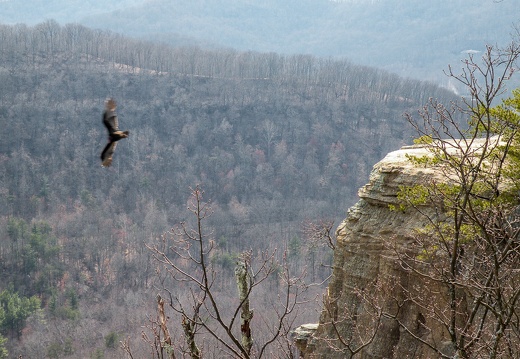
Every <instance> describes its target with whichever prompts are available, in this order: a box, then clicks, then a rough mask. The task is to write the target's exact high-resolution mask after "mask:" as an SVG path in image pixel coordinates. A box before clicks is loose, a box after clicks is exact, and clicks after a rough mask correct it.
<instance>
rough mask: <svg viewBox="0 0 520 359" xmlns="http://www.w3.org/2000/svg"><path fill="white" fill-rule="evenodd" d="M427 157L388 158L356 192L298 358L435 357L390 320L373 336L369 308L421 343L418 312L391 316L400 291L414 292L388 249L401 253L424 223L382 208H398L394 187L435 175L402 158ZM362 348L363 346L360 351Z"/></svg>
mask: <svg viewBox="0 0 520 359" xmlns="http://www.w3.org/2000/svg"><path fill="white" fill-rule="evenodd" d="M427 154H428V151H427V149H426V148H424V147H421V146H419V145H417V146H406V147H403V148H401V149H400V150H398V151H395V152H391V153H389V154H388V155H387V156H386V157H385V158H384V159H383V160H381V161H380V162H379V163H377V164H376V165H375V166H374V168H373V171H372V172H371V175H370V180H369V183H368V184H367V185H365V186H364V187H362V188H361V189H360V190H359V197H360V199H359V202H358V203H357V204H355V205H354V206H353V207H351V208H350V209H349V210H348V214H347V218H346V219H345V220H344V221H343V222H342V223H341V224H340V225H339V227H338V229H337V232H336V237H337V244H336V249H335V253H334V264H333V275H332V277H331V280H330V283H329V286H328V290H327V293H326V294H325V295H324V303H326V304H325V305H324V309H323V312H322V314H321V317H320V323H319V325H318V327H317V329H316V331H315V332H314V333H313V334H312V335H311V336H310V338H309V339H308V340H307V342H306V343H304V344H305V345H302V346H301V348H302V355H303V356H304V357H305V358H349V357H351V356H352V353H353V352H354V351H356V350H359V352H358V353H357V354H356V356H355V357H356V358H371V359H375V358H428V357H434V356H433V355H432V353H431V352H429V349H428V348H426V347H424V346H422V345H420V344H419V342H418V341H417V340H414V339H413V338H412V337H411V336H410V335H409V334H408V333H406V332H405V331H404V330H402V328H400V326H399V325H398V324H397V323H396V321H395V320H393V319H392V318H388V317H385V318H382V319H381V322H380V324H379V327H378V330H377V331H375V330H374V328H375V327H376V325H377V323H378V322H377V315H376V314H377V313H376V312H377V308H375V306H379V307H380V308H382V309H384V310H385V311H387V312H388V313H398V316H399V319H400V320H401V321H403V322H404V323H407V326H408V327H409V328H416V329H417V333H416V334H417V335H418V336H421V335H426V334H424V333H421V328H422V326H421V323H424V321H425V320H426V319H425V317H424V315H423V314H422V313H421V310H420V308H417V307H415V306H414V305H412V304H410V305H404V306H402V307H401V308H400V310H399V312H397V310H396V308H395V307H396V303H398V302H399V299H400V298H402V296H403V290H407V288H411V287H412V286H413V285H415V284H417V278H413V277H412V276H411V275H410V273H409V272H407V271H405V270H403V268H402V267H401V266H400V264H399V263H398V262H397V261H396V260H395V252H394V251H393V249H392V248H390V247H391V246H392V244H394V245H395V246H398V247H400V248H403V249H404V250H406V247H407V244H408V243H409V242H410V241H411V240H412V236H413V231H414V229H417V228H418V227H421V226H423V225H425V218H424V217H423V216H421V215H419V214H418V213H414V212H413V211H407V212H402V211H395V210H394V211H393V210H390V208H389V207H390V205H392V204H397V192H398V190H399V187H400V186H411V185H414V184H417V183H421V181H426V180H428V179H430V178H432V176H438V175H439V174H438V173H435V171H434V170H433V169H431V168H419V167H417V166H414V165H413V164H412V163H411V162H410V161H409V160H408V159H407V155H415V156H422V155H427ZM389 243H390V244H391V245H390V246H389ZM382 278H391V283H386V284H382V283H383V282H384V281H383V280H382ZM432 300H437V299H435V298H432ZM373 304H375V306H373ZM332 322H334V323H335V326H333V325H331V323H332ZM428 325H429V327H430V328H434V329H438V330H434V331H433V333H434V334H432V333H429V334H427V335H435V337H436V338H435V339H436V340H437V341H438V342H441V343H442V342H444V341H445V340H446V338H447V336H446V333H444V332H443V329H442V328H435V324H434V323H428ZM373 333H376V334H375V337H374V338H373V340H371V339H372V338H371V337H372V335H373ZM338 335H340V336H341V340H338ZM342 341H343V343H342ZM367 342H370V344H369V345H367V346H363V344H364V343H367ZM345 344H346V345H345ZM360 348H361V349H360Z"/></svg>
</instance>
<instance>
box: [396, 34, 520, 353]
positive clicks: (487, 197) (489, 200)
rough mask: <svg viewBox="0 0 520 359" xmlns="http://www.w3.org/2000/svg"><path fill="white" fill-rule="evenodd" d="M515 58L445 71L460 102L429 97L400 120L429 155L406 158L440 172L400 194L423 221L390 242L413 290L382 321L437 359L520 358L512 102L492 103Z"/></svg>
mask: <svg viewBox="0 0 520 359" xmlns="http://www.w3.org/2000/svg"><path fill="white" fill-rule="evenodd" d="M519 55H520V45H518V44H517V43H512V44H511V45H510V46H509V47H507V48H506V49H495V48H494V47H491V46H488V48H487V51H486V53H485V54H484V55H483V57H482V62H480V61H478V59H475V58H474V57H473V56H470V57H469V58H468V59H467V60H465V61H464V62H463V65H464V66H463V69H462V73H461V74H455V72H454V70H453V69H452V68H451V67H450V68H449V70H448V72H447V73H448V75H449V76H450V77H452V78H453V79H455V80H456V81H459V82H460V83H461V84H463V85H464V86H465V88H466V89H467V90H468V93H469V96H468V97H467V98H463V99H462V101H461V103H452V104H451V105H450V106H449V107H446V106H443V105H442V104H440V103H438V102H436V101H434V100H430V101H429V103H428V104H427V105H426V106H425V107H424V108H423V109H422V111H420V112H419V119H416V118H415V116H413V115H407V119H408V121H409V122H410V123H411V124H412V125H413V126H414V128H415V129H416V130H417V132H418V134H419V136H420V138H419V142H420V143H421V144H422V145H423V146H425V147H427V148H428V149H429V152H430V155H428V156H425V157H410V160H411V161H413V162H415V163H416V165H417V166H425V165H426V166H431V167H434V168H435V169H436V172H437V173H438V174H439V176H433V178H431V180H430V181H429V182H428V183H424V184H420V185H417V186H413V187H409V188H403V189H401V191H400V194H399V198H400V200H401V203H402V207H401V210H406V211H409V210H414V211H418V212H420V213H421V215H422V216H423V217H424V218H425V219H426V222H427V223H428V225H427V226H426V227H424V228H420V229H419V228H418V229H417V233H416V235H415V236H414V238H413V243H412V244H411V245H410V247H408V248H402V247H401V248H397V247H395V246H394V249H395V252H394V253H395V255H396V257H397V258H398V261H399V263H400V264H401V266H402V268H403V269H404V270H405V271H407V272H409V273H410V275H412V276H413V277H414V278H416V279H417V280H418V281H419V282H420V284H419V285H417V286H410V287H407V288H403V291H404V293H405V294H406V295H405V296H404V298H402V299H401V300H399V301H396V302H397V306H396V308H397V309H396V311H395V312H394V313H387V314H386V315H388V316H389V317H391V318H393V319H395V320H397V321H398V322H399V324H400V326H401V328H402V329H403V330H405V331H406V332H407V333H408V334H409V335H411V336H412V337H413V338H415V339H416V340H418V341H419V342H420V343H422V344H423V345H425V346H426V347H428V348H430V349H431V350H432V351H433V352H434V353H435V354H436V355H437V356H439V357H441V358H517V357H518V352H519V349H520V331H519V328H520V326H519V323H520V321H519V318H520V311H519V308H520V306H519V305H518V304H519V302H518V300H519V298H520V286H519V285H518V284H519V281H520V274H519V273H518V266H519V265H520V251H519V249H520V242H519V233H520V232H519V230H520V226H519V221H520V216H519V213H518V204H519V203H518V202H519V201H518V184H517V183H518V171H517V170H516V167H518V156H517V153H518V152H517V151H518V146H519V143H518V138H519V137H518V136H519V135H520V127H519V124H520V123H519V121H518V120H519V117H518V112H517V111H518V103H519V101H520V97H519V95H518V93H516V94H515V96H514V98H513V99H510V100H506V101H505V102H504V103H503V104H502V105H500V106H497V105H496V102H497V100H498V99H499V98H500V96H501V95H502V94H503V93H504V92H505V91H506V83H507V80H509V79H510V77H511V75H512V74H513V72H514V70H515V62H516V61H517V59H518V57H519ZM461 114H462V115H463V116H464V117H466V118H468V119H469V120H468V123H467V126H466V125H461V124H460V122H459V115H461ZM410 304H413V305H415V306H417V307H418V308H420V311H421V313H422V315H424V318H423V319H424V320H423V321H422V323H421V327H422V330H421V331H420V333H421V334H418V332H417V331H416V330H415V329H416V328H410V326H409V325H407V324H406V323H404V322H403V321H402V320H400V319H399V310H400V309H402V308H404V307H405V306H406V305H410ZM443 336H445V340H442V338H443Z"/></svg>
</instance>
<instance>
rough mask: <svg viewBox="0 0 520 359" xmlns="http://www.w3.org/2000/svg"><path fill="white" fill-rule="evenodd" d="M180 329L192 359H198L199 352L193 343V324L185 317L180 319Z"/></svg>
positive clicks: (199, 356)
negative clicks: (182, 331)
mask: <svg viewBox="0 0 520 359" xmlns="http://www.w3.org/2000/svg"><path fill="white" fill-rule="evenodd" d="M182 328H183V329H184V335H185V336H186V343H187V344H188V350H189V351H190V355H191V358H192V359H200V358H201V355H200V350H199V347H198V346H197V343H195V332H196V331H195V323H194V322H193V321H192V320H190V319H188V318H187V317H184V318H182Z"/></svg>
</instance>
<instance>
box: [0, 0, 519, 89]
mask: <svg viewBox="0 0 520 359" xmlns="http://www.w3.org/2000/svg"><path fill="white" fill-rule="evenodd" d="M28 4H31V5H29V6H28ZM27 9H33V11H32V12H28V11H27ZM517 13H518V12H517V4H516V2H515V1H511V0H506V1H501V2H496V1H493V0H475V1H472V2H468V1H466V0H436V1H423V0H412V1H401V0H385V1H382V0H381V1H372V0H364V1H363V0H359V1H327V0H299V1H297V0H284V1H278V0H256V1H255V0H221V1H215V0H190V1H188V0H150V1H142V0H141V1H139V0H126V1H125V0H120V1H111V2H109V4H108V5H106V2H104V1H98V0H92V1H83V2H80V1H63V0H61V1H57V0H55V1H50V2H42V1H36V0H33V1H25V2H24V3H23V4H22V2H18V1H13V0H11V1H6V2H0V21H3V22H11V23H12V22H13V21H15V22H31V21H32V22H34V21H38V20H39V21H41V20H44V19H49V18H55V19H56V20H57V21H58V22H60V23H62V24H63V23H66V22H80V23H82V24H85V25H88V26H91V27H97V28H104V29H111V30H113V31H117V32H122V33H124V34H126V35H131V36H139V37H145V38H149V39H156V40H157V39H159V40H162V41H168V42H170V43H172V44H178V43H179V38H180V37H182V38H188V39H193V41H197V42H198V43H213V44H215V45H217V46H225V47H233V48H237V49H240V50H244V49H246V50H256V51H266V52H270V51H272V52H278V53H307V54H313V55H318V56H334V57H337V56H341V57H347V58H349V59H351V60H352V61H354V62H357V63H360V64H364V65H371V66H377V67H381V68H384V69H387V70H390V71H393V72H397V73H399V74H402V75H408V76H414V77H418V78H425V79H435V80H437V81H440V80H441V79H442V69H444V68H445V67H446V65H447V64H448V63H451V64H454V63H456V62H457V61H458V60H459V59H460V58H461V57H463V55H462V54H461V52H462V51H464V50H468V49H475V50H480V51H482V50H483V49H484V47H485V44H486V43H492V44H495V43H502V44H503V43H505V42H507V41H509V40H510V33H511V32H512V25H513V24H514V23H516V22H518V15H517Z"/></svg>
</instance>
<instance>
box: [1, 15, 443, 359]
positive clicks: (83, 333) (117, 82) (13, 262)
mask: <svg viewBox="0 0 520 359" xmlns="http://www.w3.org/2000/svg"><path fill="white" fill-rule="evenodd" d="M107 96H113V97H114V98H115V99H116V100H117V101H118V103H119V107H118V113H119V123H120V127H121V128H123V129H128V130H130V134H131V136H130V138H128V139H126V140H124V141H122V142H121V143H120V144H119V145H118V148H117V151H116V153H115V157H114V165H113V167H111V168H109V169H106V168H102V167H101V166H100V160H99V154H100V151H101V149H102V148H103V146H104V145H105V141H106V140H105V137H106V134H105V130H104V128H103V127H102V123H101V111H102V108H103V102H104V100H105V98H106V97H107ZM429 97H435V98H439V99H440V100H441V101H444V102H448V101H449V100H450V99H452V98H453V94H451V93H450V92H448V91H446V90H443V89H441V88H439V87H436V86H434V85H432V84H429V83H426V82H420V81H415V80H408V79H404V78H400V77H398V76H395V75H392V74H389V73H386V72H384V71H380V70H377V69H373V68H368V67H361V66H355V65H353V64H351V63H349V62H348V61H341V60H331V59H323V58H316V57H312V56H308V55H301V56H300V55H291V56H284V55H278V54H274V53H257V52H238V51H233V50H212V51H207V50H202V49H200V48H196V47H187V48H170V47H167V46H160V45H157V44H152V43H147V42H144V41H138V40H132V39H129V38H125V37H123V36H121V35H117V34H114V33H110V32H105V31H100V30H91V29H89V28H86V27H83V26H80V25H73V24H71V25H65V26H60V25H58V24H57V23H56V22H54V21H46V22H44V23H41V24H38V25H36V26H34V27H28V26H26V25H15V26H5V25H0V125H1V130H0V224H1V225H0V262H1V271H2V272H1V276H0V288H2V289H3V288H8V287H9V286H11V287H10V288H11V289H12V291H14V292H16V293H18V294H19V295H20V296H25V297H29V296H33V295H37V296H38V297H39V298H40V299H41V301H42V307H43V309H44V315H45V317H46V318H47V321H46V322H39V321H37V320H31V321H30V322H29V323H26V324H27V325H26V326H24V327H23V328H19V329H20V330H17V331H15V332H13V331H7V332H6V331H4V332H3V334H4V336H7V337H8V339H9V342H8V348H9V349H10V352H11V353H12V354H13V355H17V354H19V353H31V351H32V353H33V355H36V354H34V353H40V354H41V353H48V352H49V350H50V349H49V348H51V349H52V348H54V349H55V350H58V349H56V348H61V349H59V350H61V351H59V353H61V354H60V355H65V354H66V353H67V352H68V351H67V350H69V351H71V352H75V353H76V354H78V353H83V354H85V353H87V354H86V355H87V356H88V355H91V353H92V352H93V351H95V350H100V351H106V350H114V351H116V350H117V349H112V348H111V346H108V345H105V344H106V343H104V342H103V337H105V338H106V336H107V335H108V334H110V333H117V334H118V335H120V336H121V337H123V336H131V337H135V338H136V339H135V341H136V342H138V341H139V335H140V334H139V333H140V331H141V326H142V325H143V323H144V322H146V316H145V314H146V313H153V311H154V309H155V306H154V300H153V298H154V295H155V292H154V287H153V284H154V281H155V280H157V275H156V273H155V271H154V269H155V266H156V264H155V263H154V262H153V260H152V258H151V256H150V253H149V250H147V248H146V246H145V245H146V244H150V243H153V242H154V241H156V240H157V238H159V237H160V235H161V234H162V233H164V232H165V231H167V230H168V229H169V228H170V227H172V226H173V225H175V224H176V223H178V222H180V221H183V220H186V219H187V218H188V213H187V211H186V203H187V200H188V197H189V194H190V187H192V188H193V187H194V186H196V185H200V186H201V187H202V188H203V189H204V190H205V197H206V198H207V199H208V200H210V202H211V208H212V211H213V215H212V216H211V217H209V218H208V220H207V222H206V223H207V224H206V225H207V226H208V233H209V232H210V231H211V233H212V239H213V240H214V241H215V245H216V246H217V248H218V251H217V252H216V254H215V256H214V258H213V259H212V261H213V262H212V263H213V264H214V265H215V266H216V268H217V269H218V270H219V273H220V276H219V284H220V285H221V287H222V288H223V289H222V290H223V291H224V290H225V288H227V287H231V288H232V289H231V290H232V291H233V293H234V292H236V289H234V288H233V275H232V268H233V258H235V257H234V256H235V255H236V254H237V253H240V252H242V251H244V250H250V249H251V250H252V251H253V253H259V252H260V251H262V250H266V249H271V250H274V249H275V248H277V249H279V253H282V252H283V250H285V249H287V251H288V252H287V253H288V256H289V257H288V258H289V264H290V266H291V268H294V269H295V270H301V269H302V268H304V267H307V268H308V270H307V272H308V280H309V281H314V282H320V281H322V280H324V279H326V278H327V276H328V274H329V269H328V268H327V267H326V266H324V265H327V264H330V262H331V252H330V249H328V248H326V247H323V248H316V247H314V246H310V245H308V244H307V243H306V242H305V239H304V236H303V235H302V233H301V223H302V222H303V221H305V220H308V219H311V220H317V219H323V218H328V219H333V220H335V221H336V222H337V221H338V220H341V219H342V218H343V217H344V214H345V211H346V209H347V208H348V207H349V206H350V205H352V204H353V203H354V201H355V200H356V191H357V189H358V188H359V187H360V186H361V185H362V184H364V183H366V181H367V178H368V174H369V171H370V169H371V167H372V165H373V164H374V163H375V162H377V161H378V160H379V159H380V158H381V157H382V156H384V155H385V154H386V153H387V152H388V151H390V150H393V149H396V148H398V147H399V146H400V145H402V144H404V143H410V141H411V140H410V139H411V137H412V136H413V132H412V129H410V128H408V127H407V124H406V121H405V120H404V118H403V113H404V112H405V111H413V109H415V108H418V107H419V106H421V104H423V103H425V102H426V101H427V100H428V98H429ZM172 285H173V284H172ZM266 290H268V289H266ZM223 295H224V294H223ZM311 306H312V305H311ZM312 308H313V309H314V308H315V307H312ZM308 312H309V313H308V314H307V316H305V315H304V316H302V318H301V320H302V321H309V320H313V318H315V319H314V320H316V319H317V316H318V314H316V312H314V311H313V310H310V311H308ZM67 343H68V345H69V346H67V345H66V344H67ZM53 345H54V346H53ZM67 348H68V349H67ZM96 348H97V349H96ZM114 355H115V354H114ZM110 357H112V355H110Z"/></svg>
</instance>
